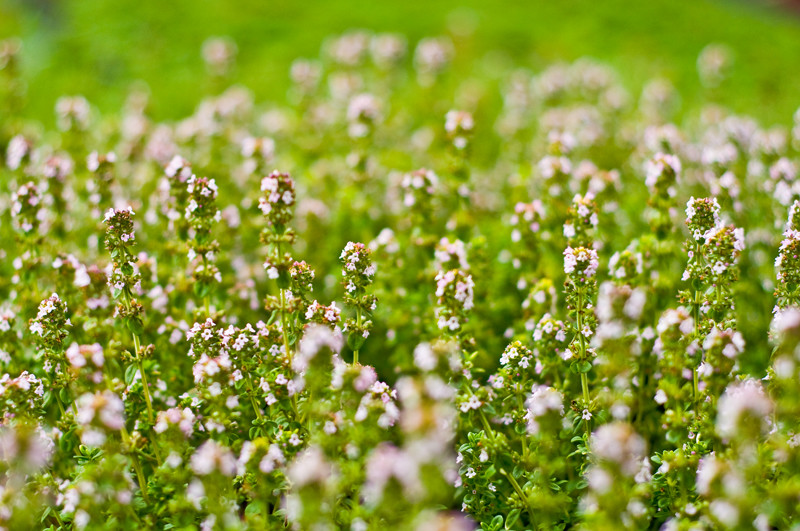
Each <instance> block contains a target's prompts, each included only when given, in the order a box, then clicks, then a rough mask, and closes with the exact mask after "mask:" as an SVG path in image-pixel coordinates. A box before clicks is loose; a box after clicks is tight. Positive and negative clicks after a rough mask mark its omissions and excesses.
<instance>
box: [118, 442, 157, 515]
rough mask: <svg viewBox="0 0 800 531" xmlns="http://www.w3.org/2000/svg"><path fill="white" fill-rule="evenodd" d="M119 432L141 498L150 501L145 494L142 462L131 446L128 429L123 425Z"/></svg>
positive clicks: (146, 501)
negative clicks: (129, 457)
mask: <svg viewBox="0 0 800 531" xmlns="http://www.w3.org/2000/svg"><path fill="white" fill-rule="evenodd" d="M120 434H121V435H122V440H123V442H124V443H125V446H126V447H127V448H128V449H129V450H130V452H131V454H130V455H131V460H132V461H133V468H134V470H135V471H136V479H137V481H138V482H139V489H140V490H141V491H142V498H143V499H144V501H145V503H150V499H149V497H148V496H147V481H146V479H145V477H144V471H143V470H142V463H141V462H140V461H139V456H138V455H136V450H135V449H134V448H132V447H131V437H130V435H129V434H128V430H127V429H125V426H123V427H122V429H121V430H120Z"/></svg>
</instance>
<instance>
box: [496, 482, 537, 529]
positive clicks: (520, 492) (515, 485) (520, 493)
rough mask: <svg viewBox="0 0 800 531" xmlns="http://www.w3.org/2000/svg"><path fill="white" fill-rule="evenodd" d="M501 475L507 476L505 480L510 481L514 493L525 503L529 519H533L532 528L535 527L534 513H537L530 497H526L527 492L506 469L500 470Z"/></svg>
mask: <svg viewBox="0 0 800 531" xmlns="http://www.w3.org/2000/svg"><path fill="white" fill-rule="evenodd" d="M500 473H501V474H502V475H503V476H505V478H506V479H507V480H508V482H509V483H511V486H512V487H513V488H514V491H516V493H517V496H519V499H520V501H522V502H524V503H525V508H526V509H527V510H528V517H529V518H530V519H531V526H532V527H533V526H534V523H533V521H534V520H533V513H534V512H535V511H534V510H533V507H532V506H531V502H530V500H529V499H528V496H526V495H525V491H523V490H522V487H520V486H519V483H517V480H516V479H515V478H514V476H513V475H512V474H509V473H508V472H506V471H505V469H502V468H501V469H500Z"/></svg>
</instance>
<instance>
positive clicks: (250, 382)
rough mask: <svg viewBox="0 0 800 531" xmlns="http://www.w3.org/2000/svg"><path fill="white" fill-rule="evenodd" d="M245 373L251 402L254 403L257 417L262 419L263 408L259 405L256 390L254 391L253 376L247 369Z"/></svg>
mask: <svg viewBox="0 0 800 531" xmlns="http://www.w3.org/2000/svg"><path fill="white" fill-rule="evenodd" d="M245 374H246V375H247V380H246V381H247V387H248V390H249V391H250V403H251V404H253V409H254V410H255V412H256V417H258V420H262V419H263V418H264V416H263V415H262V414H261V408H260V407H258V403H257V402H256V397H255V391H253V388H254V387H253V377H252V375H251V374H250V371H246V372H245Z"/></svg>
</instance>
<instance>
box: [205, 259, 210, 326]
mask: <svg viewBox="0 0 800 531" xmlns="http://www.w3.org/2000/svg"><path fill="white" fill-rule="evenodd" d="M203 271H204V272H205V273H208V259H207V258H206V255H205V253H203ZM210 298H211V297H210V296H209V294H208V293H206V294H205V295H204V296H203V306H204V308H205V311H206V318H209V319H210V318H211V309H210V308H211V304H210V302H209V299H210Z"/></svg>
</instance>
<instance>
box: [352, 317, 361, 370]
mask: <svg viewBox="0 0 800 531" xmlns="http://www.w3.org/2000/svg"><path fill="white" fill-rule="evenodd" d="M356 329H357V330H358V331H359V332H360V331H361V306H356ZM358 350H359V349H355V350H354V351H353V365H356V364H358Z"/></svg>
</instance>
